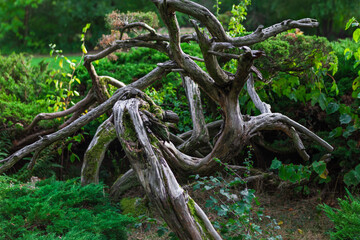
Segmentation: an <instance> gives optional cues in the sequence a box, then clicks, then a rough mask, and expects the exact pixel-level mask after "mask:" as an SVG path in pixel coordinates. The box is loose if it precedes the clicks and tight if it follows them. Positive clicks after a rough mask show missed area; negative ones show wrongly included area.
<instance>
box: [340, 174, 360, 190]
mask: <svg viewBox="0 0 360 240" xmlns="http://www.w3.org/2000/svg"><path fill="white" fill-rule="evenodd" d="M344 183H345V184H346V185H348V186H350V185H354V186H356V185H358V184H359V183H360V174H359V173H358V172H356V171H354V170H351V171H350V172H348V173H347V174H345V176H344Z"/></svg>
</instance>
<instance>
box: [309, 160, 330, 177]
mask: <svg viewBox="0 0 360 240" xmlns="http://www.w3.org/2000/svg"><path fill="white" fill-rule="evenodd" d="M312 167H313V169H314V171H315V172H316V173H317V174H319V176H320V175H323V174H324V172H325V171H326V163H325V162H324V161H319V162H313V163H312ZM324 175H325V174H324ZM326 175H327V174H326ZM320 177H321V176H320ZM325 178H326V177H325Z"/></svg>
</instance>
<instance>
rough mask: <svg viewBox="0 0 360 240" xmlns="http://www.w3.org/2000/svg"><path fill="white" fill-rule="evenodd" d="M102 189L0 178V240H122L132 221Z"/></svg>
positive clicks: (92, 186)
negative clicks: (111, 201) (115, 205)
mask: <svg viewBox="0 0 360 240" xmlns="http://www.w3.org/2000/svg"><path fill="white" fill-rule="evenodd" d="M103 188H104V186H103V185H101V184H100V185H87V186H85V187H81V186H80V184H79V183H78V181H77V180H68V181H66V182H59V181H55V180H54V179H47V180H43V181H40V182H37V183H35V182H32V183H21V182H18V181H17V180H14V179H12V178H10V177H6V176H0V205H1V208H0V226H1V227H0V238H2V239H59V238H62V239H69V240H70V239H99V240H100V239H126V238H127V237H126V226H127V225H128V224H131V223H133V222H134V219H132V218H130V217H127V216H124V215H121V214H120V213H119V210H118V209H117V208H115V207H114V206H112V205H111V204H110V202H109V200H108V198H106V196H105V194H104V189H103Z"/></svg>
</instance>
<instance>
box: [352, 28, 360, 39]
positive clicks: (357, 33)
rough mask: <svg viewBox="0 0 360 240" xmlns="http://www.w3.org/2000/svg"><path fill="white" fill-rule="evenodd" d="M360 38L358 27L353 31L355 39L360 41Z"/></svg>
mask: <svg viewBox="0 0 360 240" xmlns="http://www.w3.org/2000/svg"><path fill="white" fill-rule="evenodd" d="M359 38H360V28H357V29H356V30H355V31H354V33H353V39H354V41H355V42H358V41H359Z"/></svg>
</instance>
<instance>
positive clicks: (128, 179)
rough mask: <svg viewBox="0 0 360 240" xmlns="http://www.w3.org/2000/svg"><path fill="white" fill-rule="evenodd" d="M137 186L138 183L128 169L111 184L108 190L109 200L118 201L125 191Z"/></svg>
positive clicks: (132, 171)
mask: <svg viewBox="0 0 360 240" xmlns="http://www.w3.org/2000/svg"><path fill="white" fill-rule="evenodd" d="M137 186H140V182H139V180H138V179H137V177H136V174H135V172H134V170H132V169H130V170H129V171H127V172H126V173H125V174H124V175H121V176H120V177H119V178H118V179H116V181H115V182H114V183H113V185H112V186H111V188H110V198H111V199H112V200H113V201H118V200H120V198H121V196H122V195H123V194H124V193H125V192H126V191H127V190H129V189H131V188H133V187H137Z"/></svg>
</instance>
